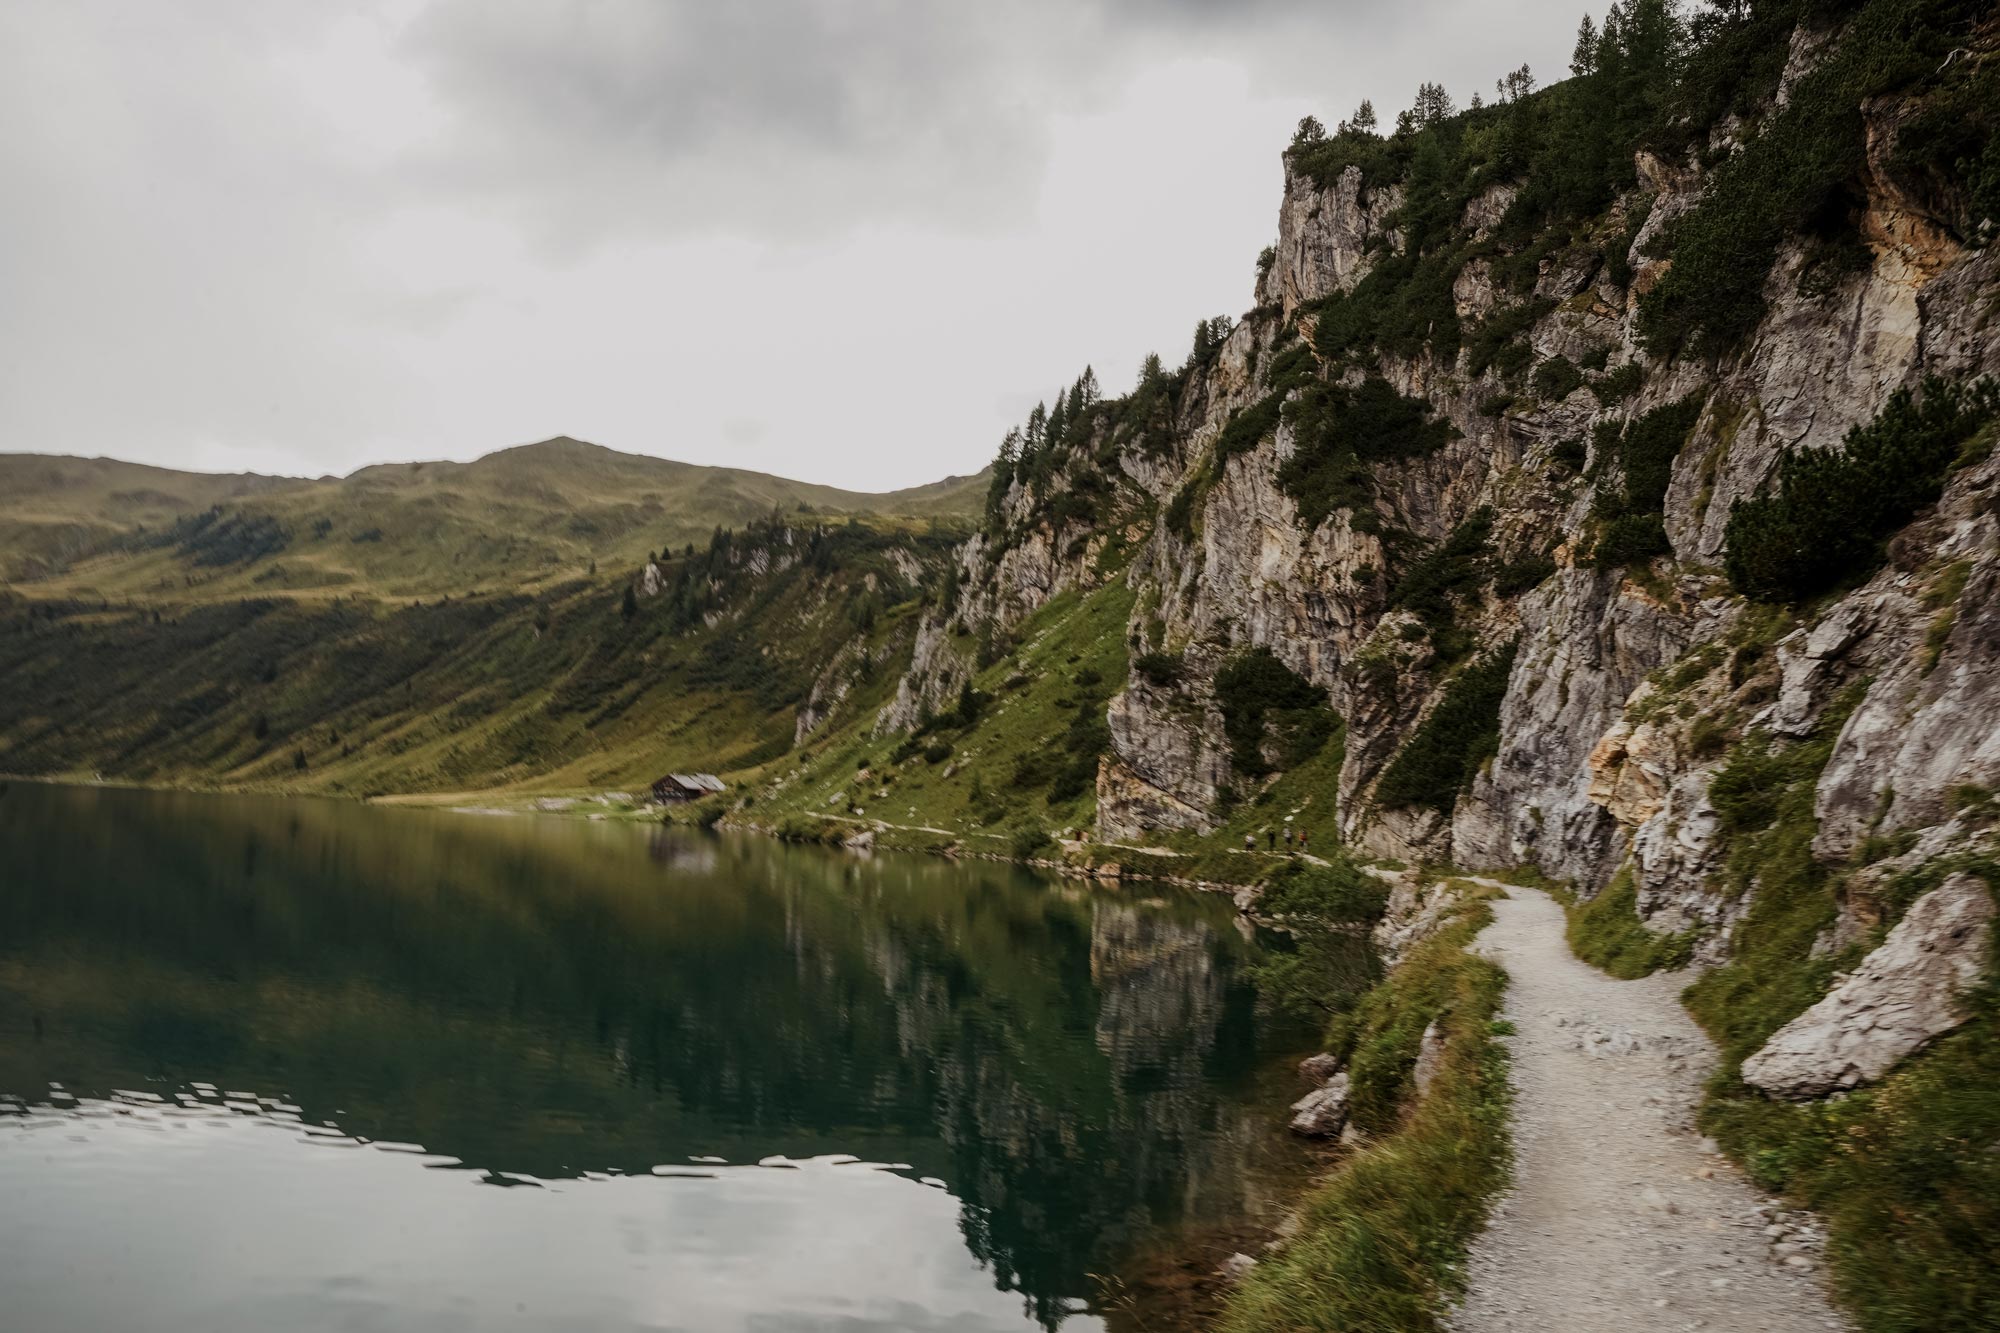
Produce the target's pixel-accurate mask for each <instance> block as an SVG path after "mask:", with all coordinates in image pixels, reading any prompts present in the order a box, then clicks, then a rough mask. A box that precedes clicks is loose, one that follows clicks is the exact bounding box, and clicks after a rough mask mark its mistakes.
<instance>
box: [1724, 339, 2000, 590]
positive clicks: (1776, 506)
mask: <svg viewBox="0 0 2000 1333" xmlns="http://www.w3.org/2000/svg"><path fill="white" fill-rule="evenodd" d="M1996 416H2000V384H1996V383H1995V382H1994V381H1993V380H1991V379H1982V380H1980V381H1978V382H1977V383H1975V384H1972V385H1969V386H1968V385H1963V384H1954V383H1950V382H1948V381H1945V380H1940V379H1937V378H1936V377H1932V378H1929V379H1926V380H1925V381H1924V385H1923V396H1922V399H1921V401H1920V400H1919V399H1918V398H1917V397H1916V396H1914V395H1913V394H1911V392H1910V391H1909V390H1908V389H1898V390H1897V391H1896V392H1895V393H1893V394H1891V395H1889V400H1888V402H1886V403H1884V404H1883V406H1882V410H1881V411H1880V412H1879V413H1878V414H1877V415H1876V417H1875V419H1874V420H1873V421H1871V422H1869V423H1868V424H1866V425H1864V426H1856V427H1854V428H1853V429H1852V430H1850V431H1848V433H1847V438H1846V441H1845V443H1844V444H1843V445H1842V447H1841V448H1839V449H1800V450H1796V451H1794V452H1793V453H1790V454H1787V455H1786V456H1785V458H1784V459H1783V461H1782V462H1780V463H1779V465H1778V487H1777V491H1776V493H1775V494H1767V495H1762V496H1758V497H1756V498H1755V499H1750V500H1739V501H1738V502H1737V503H1736V505H1735V506H1734V507H1733V508H1732V509H1731V510H1730V513H1729V526H1728V528H1727V530H1726V533H1725V536H1724V542H1725V546H1726V553H1725V556H1724V566H1725V568H1726V569H1727V570H1728V573H1729V581H1730V583H1731V584H1732V585H1733V586H1734V587H1735V588H1736V590H1737V591H1738V592H1740V593H1742V594H1744V595H1745V596H1747V597H1755V598H1758V599H1760V600H1764V601H1799V600H1801V599H1803V598H1806V597H1811V596H1813V595H1815V594H1817V593H1821V592H1825V591H1827V590H1828V589H1831V588H1834V587H1837V586H1839V585H1841V584H1843V583H1846V582H1848V581H1851V580H1858V579H1861V578H1865V577H1867V576H1868V575H1869V574H1870V573H1872V572H1873V571H1874V570H1875V569H1876V568H1877V567H1878V566H1879V565H1880V563H1881V560H1882V542H1883V539H1884V538H1886V537H1887V536H1888V535H1889V534H1890V533H1892V532H1894V531H1895V530H1896V529H1897V528H1899V527H1901V526H1902V525H1903V524H1904V523H1907V522H1908V521H1909V520H1910V518H1911V516H1912V515H1914V514H1915V513H1916V511H1917V510H1918V509H1920V508H1922V507H1923V506H1924V505H1927V504H1931V503H1933V502H1935V501H1936V500H1937V498H1938V496H1939V495H1941V494H1942V493H1943V491H1944V483H1945V478H1946V476H1947V475H1948V473H1949V472H1950V470H1951V467H1952V464H1953V463H1954V462H1955V461H1956V460H1957V459H1958V458H1959V456H1960V454H1961V452H1963V451H1964V450H1965V449H1966V447H1967V445H1968V444H1969V443H1971V442H1972V441H1973V440H1974V439H1975V437H1977V436H1978V435H1979V434H1980V432H1981V431H1982V430H1983V429H1985V428H1986V427H1987V426H1988V424H1989V423H1991V422H1992V421H1993V420H1994V418H1995V417H1996Z"/></svg>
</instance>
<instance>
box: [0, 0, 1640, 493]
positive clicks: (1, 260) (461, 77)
mask: <svg viewBox="0 0 2000 1333" xmlns="http://www.w3.org/2000/svg"><path fill="white" fill-rule="evenodd" d="M1600 7H1601V6H1600ZM1582 9H1583V5H1582V3H1581V2H1580V0H1561V3H1555V2H1554V0H1406V3H1402V4H1394V5H1391V4H1383V3H1379V0H1375V2H1366V0H1235V2H1234V3H1224V2H1223V0H1163V2H1159V3H1141V0H1011V2H1010V3H1006V4H966V3H953V2H951V0H934V2H933V3H917V2H916V0H754V2H753V0H571V2H570V3H558V2H557V0H351V2H350V3H339V2H338V0H181V2H180V3H174V4H160V3H155V2H154V0H46V3H44V2H42V0H22V2H21V3H13V4H7V5H4V6H0V173H4V175H0V179H4V181H5V187H4V188H5V199H4V203H0V451H7V452H16V451H35V452H50V453H75V454H109V455H112V456H114V457H119V458H128V459H136V460H140V461H144V462H150V463H159V464H164V465H168V466H174V467H188V468H200V469H206V470H225V469H226V470H236V469H253V470H257V471H264V472H283V473H295V474H311V475H317V474H320V473H327V472H333V473H345V472H347V471H350V470H352V469H353V468H355V467H358V466H360V465H362V464H364V463H370V462H381V461H387V460H397V459H419V458H458V459H469V458H473V457H476V456H478V455H480V454H482V453H486V452H489V451H491V450H493V449H496V448H502V447H505V446H507V445H510V444H516V443H522V442H526V441H529V440H535V439H541V438H544V437H546V436H549V435H555V434H570V435H575V436H578V437H580V438H583V439H588V440H594V441H596V442H598V443H600V444H605V445H609V446H611V447H613V448H617V449H624V450H628V451H631V452H635V453H652V454H660V455H663V456H666V457H672V458H681V459H687V460H689V461H693V462H703V463H725V464H730V465H734V466H739V467H749V468H756V469H758V470H761V471H768V472H776V473H780V474H784V475H788V476H795V477H802V478H806V479H808V480H813V481H824V482H833V483H837V484H841V485H846V486H852V487H856V488H860V489H882V488H887V487H891V486H900V485H910V484H915V483H918V482H923V481H927V480H932V479H935V478H936V477H939V476H942V475H944V474H946V473H952V472H970V471H973V470H976V469H977V468H979V467H980V466H982V465H983V464H984V463H985V462H986V460H987V459H988V458H989V457H990V456H991V455H992V453H993V449H994V446H995V445H996V444H997V443H998V440H999V437H1000V435H1001V433H1002V432H1003V431H1004V430H1005V429H1006V426H1007V425H1008V424H1009V422H1011V421H1013V420H1015V419H1017V418H1018V417H1019V416H1020V415H1022V414H1023V413H1024V412H1025V411H1026V409H1027V408H1028V407H1029V406H1031V405H1032V404H1033V403H1034V401H1035V400H1036V399H1037V398H1040V397H1045V396H1047V395H1048V394H1049V393H1050V392H1051V391H1053V390H1054V389H1055V388H1057V387H1058V386H1059V385H1061V384H1063V383H1065V382H1067V381H1068V380H1069V379H1070V378H1071V377H1073V376H1074V375H1075V374H1076V373H1077V372H1078V371H1079V370H1081V369H1082V368H1083V366H1084V365H1085V364H1086V363H1092V364H1094V365H1095V367H1096V370H1097V373H1098V376H1099V378H1100V379H1101V380H1102V381H1103V383H1104V384H1105V386H1106V388H1107V390H1109V391H1111V392H1121V391H1123V390H1124V389H1125V388H1126V387H1127V386H1128V385H1129V383H1130V381H1131V380H1132V379H1133V378H1134V376H1135V374H1136V372H1137V369H1138V365H1139V362H1140V360H1141V359H1142V358H1143V357H1144V355H1145V354H1146V352H1148V351H1150V350H1158V351H1160V352H1161V353H1162V354H1163V355H1164V356H1166V357H1167V359H1168V360H1169V361H1178V360H1179V359H1180V358H1181V357H1182V356H1184V355H1185V352H1186V343H1187V341H1188V339H1189V337H1190V334H1191V331H1192V328H1193V325H1194V322H1195V321H1196V320H1197V319H1198V318H1201V317H1203V316H1206V315H1212V314H1219V313H1229V314H1236V313H1240V312H1241V311H1242V310H1243V309H1244V308H1245V307H1247V306H1248V305H1249V304H1250V294H1251V286H1252V279H1253V261H1254V259H1255V257H1256V254H1257V251H1258V249H1259V248H1261V247H1262V246H1263V245H1265V244H1267V243H1268V242H1269V241H1270V240H1272V239H1273V238H1274V235H1275V230H1276V218H1277V206H1278V194H1279V187H1280V183H1281V179H1282V177H1281V168H1280V165H1279V151H1280V149H1281V148H1282V147H1283V146H1284V144H1285V142H1286V140H1287V139H1288V138H1289V136H1290V133H1291V128H1292V126H1293V125H1294V123H1296V121H1297V120H1298V118H1299V117H1300V116H1301V115H1302V114H1304V113H1306V112H1308V111H1312V112H1315V113H1317V114H1319V115H1320V116H1321V117H1322V118H1323V119H1325V120H1326V121H1327V122H1328V123H1329V124H1331V123H1332V122H1333V121H1334V120H1336V119H1338V118H1339V117H1341V116H1343V115H1345V114H1346V113H1347V112H1348V111H1350V110H1351V109H1352V108H1353V106H1354V104H1355V103H1356V102H1358V101H1359V100H1360V99H1361V98H1362V97H1370V98H1373V99H1374V100H1375V102H1376V104H1377V106H1378V107H1380V108H1381V109H1382V110H1383V112H1384V119H1385V120H1387V119H1390V118H1391V116H1392V115H1393V112H1394V110H1395V109H1396V108H1399V107H1403V106H1406V105H1408V104H1409V101H1410V98H1411V94H1412V93H1413V92H1414V90H1415V87H1416V84H1417V83H1418V81H1419V80H1420V79H1425V78H1436V79H1441V80H1442V81H1444V82H1445V84H1446V85H1447V87H1448V88H1449V89H1450V90H1451V92H1452V93H1453V95H1454V96H1455V97H1457V98H1458V99H1459V100H1460V101H1461V102H1463V101H1464V100H1465V99H1466V97H1467V96H1469V95H1470V94H1471V93H1472V92H1473V91H1474V90H1475V89H1485V90H1488V91H1489V92H1490V89H1491V87H1492V83H1493V79H1494V78H1495V77H1496V76H1497V75H1498V74H1500V73H1501V72H1503V71H1504V70H1506V69H1509V68H1512V67H1514V66H1517V65H1519V64H1521V63H1522V62H1523V61H1527V62H1530V63H1531V64H1532V65H1533V66H1534V68H1535V71H1536V72H1537V74H1539V75H1540V76H1541V77H1542V78H1543V79H1544V80H1548V79H1552V78H1554V77H1556V76H1557V75H1558V74H1559V73H1561V72H1562V67H1563V66H1564V65H1565V64H1566V62H1567V58H1568V53H1569V48H1570V44H1571V40H1572V37H1573V35H1574V33H1575V29H1576V22H1577V19H1578V17H1579V16H1580V14H1581V13H1582Z"/></svg>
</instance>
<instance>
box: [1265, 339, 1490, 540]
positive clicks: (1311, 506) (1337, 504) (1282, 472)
mask: <svg viewBox="0 0 2000 1333" xmlns="http://www.w3.org/2000/svg"><path fill="white" fill-rule="evenodd" d="M1285 419H1286V420H1287V421H1288V422H1289V423H1290V424H1291V427H1292V433H1293V437H1294V441H1295V445H1296V447H1295V449H1294V451H1293V453H1292V456H1291V457H1290V458H1288V459H1286V460H1285V462H1284V463H1283V465H1282V466H1280V467H1279V469H1278V485H1279V487H1280V488H1281V489H1282V490H1283V491H1284V492H1285V493H1286V494H1287V495H1289V496H1291V497H1292V501H1293V503H1294V504H1296V505H1297V506H1298V510H1299V521H1300V523H1301V524H1303V525H1304V526H1305V527H1306V528H1307V529H1308V530H1310V529H1312V528H1316V527H1318V526H1319V525H1320V524H1321V523H1324V522H1325V521H1326V520H1327V519H1328V518H1329V517H1330V516H1331V515H1332V514H1333V512H1334V511H1335V510H1337V509H1357V510H1358V509H1360V508H1362V507H1365V506H1367V505H1369V504H1370V502H1371V499H1372V495H1373V492H1372V489H1371V486H1370V482H1369V467H1370V465H1371V464H1373V463H1377V462H1387V461H1393V460H1397V459H1404V458H1416V457H1420V456H1422V455H1424V454H1428V453H1433V452H1435V451H1437V450H1438V449H1441V448H1443V447H1444V446H1445V445H1446V444H1448V443H1450V442H1451V440H1452V439H1453V438H1455V436H1456V435H1457V430H1456V428H1454V427H1453V426H1452V424H1451V423H1450V422H1449V421H1446V420H1443V419H1442V418H1434V417H1432V416H1431V412H1430V405H1429V404H1428V403H1426V402H1424V401H1422V400H1421V399H1415V398H1405V397H1403V396H1402V395H1401V394H1399V393H1397V392H1396V390H1395V387H1394V386H1393V385H1391V384H1390V383H1389V382H1388V381H1387V380H1385V379H1383V378H1382V377H1381V376H1379V375H1371V376H1370V377H1368V378H1367V379H1366V380H1363V381H1362V383H1361V385H1360V386H1359V387H1358V388H1349V387H1348V386H1346V385H1344V384H1318V385H1313V386H1311V387H1309V388H1307V389H1306V390H1305V391H1304V392H1302V393H1301V394H1300V395H1299V397H1298V398H1297V399H1295V400H1294V401H1293V402H1292V403H1290V404H1289V405H1287V406H1286V408H1285Z"/></svg>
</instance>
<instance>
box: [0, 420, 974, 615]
mask: <svg viewBox="0 0 2000 1333" xmlns="http://www.w3.org/2000/svg"><path fill="white" fill-rule="evenodd" d="M984 490H985V482H984V479H983V477H970V478H947V479H946V480H944V481H941V482H934V483H932V484H930V485H926V486H921V487H916V488H914V489H910V490H904V491H893V492H888V493H886V494H881V495H869V494H863V493H860V492H855V491H843V490H839V489H837V488H835V487H830V486H815V485H811V484H809V483H805V482H795V481H788V480H786V479H784V478H780V477H771V476H766V475H764V474H761V473H756V472H744V471H740V470H737V469H734V468H710V467H698V466H695V465H693V464H688V463H678V462H673V461H671V460H668V459H662V458H651V457H643V456H640V455H634V454H623V453H618V452H616V451H614V450H610V449H604V448H600V447H599V446H597V445H592V444H585V443H582V442H581V441H577V440H570V439H555V440H547V441H544V442H542V443H540V444H532V445H524V446H522V447H520V448H516V449H506V450H502V451H500V452H498V453H494V454H489V455H487V456H486V457H484V458H481V459H479V460H478V461H476V462H472V463H399V464H390V465H383V466H378V467H369V468H363V469H361V470H360V471H358V472H356V473H354V474H353V475H351V476H348V477H345V478H338V479H336V478H322V479H319V480H316V481H307V480H296V479H286V478H266V477H253V476H207V475H204V474H199V473H187V472H172V471H168V470H165V469H159V468H149V467H143V466H140V465H138V464H132V463H121V462H116V461H114V460H109V459H74V458H49V457H42V456H39V455H30V454H19V455H0V574H4V575H5V576H6V577H8V578H12V579H15V580H33V583H32V585H31V586H32V590H33V591H34V593H35V595H37V596H70V597H86V598H111V599H118V600H123V599H126V598H150V597H163V596H164V597H173V598H177V599H187V598H204V599H214V598H221V597H237V596H245V595H258V596H268V595H272V594H274V593H293V594H306V595H315V594H316V595H332V594H353V595H361V596H367V597H384V598H409V597H419V596H435V595H440V594H443V593H450V594H452V595H454V596H463V595H465V594H467V593H469V592H471V591H473V590H475V589H484V590H486V591H492V590H494V589H506V590H510V591H517V590H521V589H529V588H538V587H542V586H546V585H547V584H550V583H552V582H556V581H559V580H563V579H568V578H575V577H579V576H582V575H584V574H585V573H586V571H587V570H588V569H589V567H590V565H591V563H592V562H593V561H601V562H602V563H603V564H604V565H605V566H607V567H625V566H630V565H634V564H637V563H640V562H642V561H643V560H644V559H645V556H646V555H647V553H648V552H650V551H656V550H659V549H661V548H662V547H670V548H675V549H678V548H681V547H684V546H685V545H686V544H688V543H690V542H692V543H705V542H706V541H707V539H708V537H709V534H710V533H711V532H712V531H713V530H714V529H715V528H716V527H718V526H721V527H729V528H741V527H742V526H743V525H744V524H746V523H748V522H749V521H750V520H752V519H755V518H761V517H765V516H768V515H769V514H770V513H771V512H772V511H773V510H774V509H778V510H784V511H786V512H788V513H796V512H798V510H799V507H800V506H809V507H810V509H811V510H812V511H813V512H815V513H818V514H822V515H847V514H867V515H888V516H898V517H902V518H905V519H908V520H912V521H921V520H925V519H932V518H942V519H957V518H963V517H965V516H968V515H970V514H972V513H974V512H975V511H976V510H977V509H978V507H979V505H980V503H981V502H982V500H983V498H984ZM218 505H219V506H221V507H222V508H223V509H224V511H225V513H228V514H233V515H245V516H266V517H269V518H270V519H272V520H274V521H275V522H276V523H277V524H279V525H280V526H281V527H282V528H283V530H284V532H285V534H286V536H285V545H284V548H283V549H282V550H280V551H277V552H275V553H273V554H270V555H266V556H264V557H262V558H261V559H257V560H254V561H249V562H245V563H241V564H231V565H224V566H203V565H200V564H197V563H196V562H195V561H194V559H192V558H191V555H190V553H189V552H188V551H187V550H186V549H184V548H183V547H181V546H179V545H178V544H169V545H164V546H163V545H158V544H153V543H150V542H149V541H148V537H149V536H150V537H152V538H154V539H157V538H159V537H160V536H161V535H162V534H164V533H165V532H166V530H167V529H168V528H169V527H170V526H171V525H172V524H173V523H174V521H175V519H176V518H180V517H183V516H191V515H194V514H198V513H200V512H202V511H203V510H206V509H208V508H209V507H211V506H218Z"/></svg>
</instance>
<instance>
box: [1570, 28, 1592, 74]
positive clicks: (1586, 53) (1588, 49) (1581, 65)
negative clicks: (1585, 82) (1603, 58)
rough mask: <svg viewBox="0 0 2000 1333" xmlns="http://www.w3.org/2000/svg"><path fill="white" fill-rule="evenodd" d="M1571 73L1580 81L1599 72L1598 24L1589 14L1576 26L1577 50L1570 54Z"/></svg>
mask: <svg viewBox="0 0 2000 1333" xmlns="http://www.w3.org/2000/svg"><path fill="white" fill-rule="evenodd" d="M1569 72H1570V73H1572V74H1574V75H1576V77H1577V78H1579V79H1583V78H1588V77H1589V76H1590V75H1592V74H1595V73H1596V72H1597V24H1595V23H1594V22H1592V21H1591V18H1590V15H1588V14H1585V15H1584V16H1583V22H1581V23H1579V24H1577V25H1576V49H1575V51H1573V52H1572V53H1571V54H1570V58H1569Z"/></svg>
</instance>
